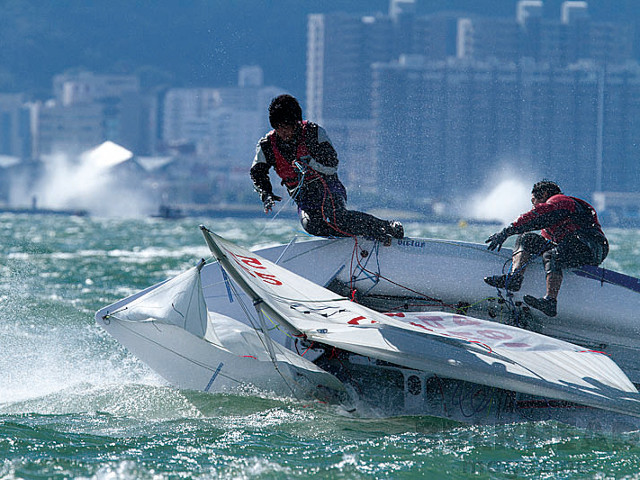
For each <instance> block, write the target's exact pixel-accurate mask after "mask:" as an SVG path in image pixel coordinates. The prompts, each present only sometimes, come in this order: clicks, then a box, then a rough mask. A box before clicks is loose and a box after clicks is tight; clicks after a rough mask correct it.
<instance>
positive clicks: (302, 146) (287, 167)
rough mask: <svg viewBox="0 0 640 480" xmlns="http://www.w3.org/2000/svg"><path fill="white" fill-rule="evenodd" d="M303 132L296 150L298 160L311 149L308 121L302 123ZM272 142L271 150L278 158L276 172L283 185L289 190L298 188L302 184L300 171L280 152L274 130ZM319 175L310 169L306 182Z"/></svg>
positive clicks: (271, 136)
mask: <svg viewBox="0 0 640 480" xmlns="http://www.w3.org/2000/svg"><path fill="white" fill-rule="evenodd" d="M301 126H302V132H301V134H300V139H299V140H298V148H297V150H296V160H299V159H301V158H302V157H305V156H308V155H309V149H308V148H307V142H306V135H307V121H306V120H303V121H302V122H301ZM269 137H270V140H271V149H272V150H273V155H274V156H275V158H276V164H275V170H276V173H277V174H278V176H279V177H280V178H281V179H282V183H283V185H285V186H286V187H287V188H288V189H293V188H296V187H297V186H298V183H299V182H300V171H299V170H298V169H297V168H296V167H295V165H294V164H293V162H291V163H290V162H288V161H287V160H286V159H285V158H284V156H283V155H282V153H281V152H280V150H278V146H277V145H276V132H275V130H272V131H271V132H270V136H269ZM318 176H319V175H318V173H317V172H315V171H313V170H311V169H309V173H307V175H306V181H309V180H311V179H315V178H316V177H318Z"/></svg>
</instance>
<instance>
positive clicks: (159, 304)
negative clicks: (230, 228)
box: [110, 265, 207, 338]
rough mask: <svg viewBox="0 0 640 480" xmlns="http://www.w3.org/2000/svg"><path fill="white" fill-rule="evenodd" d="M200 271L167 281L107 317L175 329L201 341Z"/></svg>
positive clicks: (203, 326)
mask: <svg viewBox="0 0 640 480" xmlns="http://www.w3.org/2000/svg"><path fill="white" fill-rule="evenodd" d="M200 268H201V266H200V265H198V266H196V267H193V268H190V269H189V270H187V271H185V272H183V273H181V274H180V275H177V276H176V277H174V278H171V279H170V280H167V281H166V282H164V283H163V284H162V285H161V286H159V287H158V288H156V289H154V290H151V291H150V292H148V293H146V294H145V295H143V296H141V297H139V298H137V299H135V300H133V301H132V302H130V303H128V304H126V305H125V306H123V307H121V308H119V309H117V310H114V311H113V312H110V315H116V316H117V317H118V319H120V320H128V321H132V322H145V321H149V322H151V321H154V322H160V323H166V324H168V325H176V326H178V327H181V328H183V329H184V330H186V331H187V332H189V333H191V334H193V335H195V336H196V337H200V338H203V337H204V336H205V334H206V331H207V305H206V304H205V301H204V296H203V294H202V285H201V280H200Z"/></svg>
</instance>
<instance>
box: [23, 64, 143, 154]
mask: <svg viewBox="0 0 640 480" xmlns="http://www.w3.org/2000/svg"><path fill="white" fill-rule="evenodd" d="M53 91H54V98H53V99H52V100H50V101H48V102H45V103H42V104H40V105H37V106H36V107H34V110H33V111H34V116H33V122H34V124H35V125H34V127H33V130H34V132H35V136H34V145H35V151H36V154H37V155H42V154H49V153H54V152H58V151H62V152H69V153H77V152H81V151H83V150H86V149H88V148H91V147H93V146H95V145H97V144H99V143H102V142H104V141H107V140H110V141H113V142H117V143H119V144H121V145H123V146H125V147H126V148H128V149H129V150H132V151H134V152H136V153H140V154H145V153H148V152H149V151H150V149H151V146H150V141H151V140H150V139H151V131H150V130H151V123H150V118H151V115H150V111H151V106H150V105H151V104H150V100H149V99H148V98H146V97H145V96H143V95H142V93H141V91H140V81H139V79H138V77H136V76H135V75H109V74H104V75H102V74H94V73H91V72H79V73H77V74H61V75H56V76H55V77H54V79H53Z"/></svg>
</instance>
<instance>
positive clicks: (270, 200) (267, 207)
mask: <svg viewBox="0 0 640 480" xmlns="http://www.w3.org/2000/svg"><path fill="white" fill-rule="evenodd" d="M260 199H261V200H262V203H263V204H264V213H269V212H270V211H271V209H272V208H273V206H274V205H275V204H276V202H279V201H280V200H282V197H279V196H278V195H274V194H273V193H266V192H263V193H262V194H261V195H260Z"/></svg>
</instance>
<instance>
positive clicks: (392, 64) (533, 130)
mask: <svg viewBox="0 0 640 480" xmlns="http://www.w3.org/2000/svg"><path fill="white" fill-rule="evenodd" d="M394 5H395V7H397V6H398V5H399V6H400V8H399V9H394V8H395V7H394ZM411 6H412V2H410V1H409V2H391V5H390V10H389V14H388V15H383V14H378V15H376V16H375V17H358V16H353V15H352V16H349V15H346V14H340V15H337V14H336V15H334V14H326V15H313V16H310V17H309V44H308V47H309V48H308V56H307V68H308V69H307V74H308V77H307V80H308V81H307V103H308V113H309V116H310V117H311V118H312V119H315V120H320V121H323V122H324V125H325V127H327V130H328V131H329V134H330V135H331V136H332V137H335V138H337V139H338V141H336V142H334V143H336V144H337V146H338V150H339V152H340V153H341V157H346V159H347V163H346V165H345V167H346V172H347V176H346V177H347V179H348V180H349V181H353V182H355V181H357V179H358V176H359V175H360V178H361V179H362V178H365V180H361V181H360V183H366V182H369V181H370V176H371V175H375V176H377V180H376V181H375V182H374V184H373V189H377V190H378V191H379V192H382V193H386V194H387V195H388V198H390V199H393V198H394V197H398V198H400V197H401V196H403V198H404V199H406V196H407V194H408V195H409V196H410V197H411V198H414V199H418V198H424V197H425V196H426V197H431V198H433V199H437V198H448V196H449V195H451V193H452V192H455V191H457V190H460V189H461V188H463V189H465V190H473V189H474V188H475V187H479V186H480V185H483V184H484V181H485V179H486V178H487V176H488V175H489V174H490V173H491V171H492V170H494V169H495V168H496V165H498V164H500V163H510V164H511V165H515V166H516V167H517V168H519V169H520V170H521V171H523V172H525V171H526V172H527V173H528V174H530V175H547V176H550V177H553V178H555V179H557V180H558V181H560V182H562V183H563V185H565V188H566V189H567V190H568V191H572V192H575V193H579V194H583V195H589V194H591V192H593V191H594V190H596V189H610V188H622V189H625V188H636V189H637V187H631V186H630V185H631V182H634V181H635V185H639V184H640V182H638V181H636V180H628V179H635V178H636V177H634V175H636V170H637V167H635V166H634V165H635V164H639V165H640V158H638V155H637V152H635V146H634V145H638V144H639V143H637V142H636V140H635V137H636V133H635V131H636V129H635V127H634V126H633V125H634V121H633V119H632V117H631V116H630V112H634V114H635V113H636V106H635V104H636V103H637V101H638V93H636V92H635V90H634V89H635V84H636V82H637V79H638V77H637V74H636V72H635V69H636V68H637V66H634V65H636V64H635V62H634V61H633V60H632V47H633V30H632V28H631V26H630V25H628V24H624V23H610V22H602V21H599V20H597V19H593V18H591V17H590V15H589V10H588V4H587V3H586V2H582V1H567V2H564V3H563V4H562V5H561V10H560V12H559V15H557V17H556V18H550V16H549V15H545V10H544V7H545V5H544V2H543V1H541V0H521V1H520V2H518V3H517V5H516V10H515V12H514V13H515V15H514V16H513V17H511V18H495V17H485V16H480V15H468V14H464V13H439V14H434V15H429V16H416V14H415V9H414V8H411ZM402 7H405V8H402ZM393 12H395V16H394V13H393ZM367 18H368V19H369V20H367V21H368V22H369V23H368V24H366V23H365V20H366V19H367ZM374 24H375V25H377V30H374V29H373V28H372V25H374ZM364 25H368V28H369V29H367V27H364ZM400 25H401V27H400ZM383 26H384V28H383ZM374 31H375V32H377V34H374ZM382 32H384V34H383V33H382ZM408 32H410V33H408ZM366 42H369V43H368V44H367V45H369V47H368V53H367V54H366V55H365V54H363V53H358V51H359V48H360V47H359V45H364V44H366ZM371 45H375V48H372V47H371ZM338 72H339V73H338ZM356 72H357V73H356ZM363 72H366V75H363ZM365 77H366V78H365ZM637 113H640V112H637ZM356 127H359V129H357V128H356ZM366 129H371V130H370V134H369V135H366V132H365V131H366ZM356 130H357V131H358V132H359V138H360V139H362V138H365V139H367V138H368V144H367V146H363V145H362V144H361V143H358V142H355V141H352V138H351V137H350V133H349V132H353V131H356ZM634 142H635V143H634ZM353 144H357V145H358V148H357V149H354V148H352V145H353ZM371 151H373V152H375V155H374V156H373V157H372V156H371V155H370V152H371ZM359 152H360V153H359ZM361 152H367V154H362V153H361ZM345 154H346V155H345ZM630 159H632V160H630ZM634 162H635V163H634ZM362 164H364V165H366V166H367V168H368V169H369V173H370V174H369V176H368V177H367V176H365V177H363V176H362V173H363V172H362V168H360V167H359V166H360V165H362ZM356 166H358V168H356ZM567 167H570V168H567ZM578 167H579V168H578ZM622 168H625V169H627V171H628V172H631V174H630V175H629V176H627V177H624V174H622ZM416 171H426V172H428V175H426V176H425V177H424V179H423V178H422V177H416V175H415V172H416ZM623 177H624V178H623ZM617 179H620V180H621V181H620V183H616V182H617Z"/></svg>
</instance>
